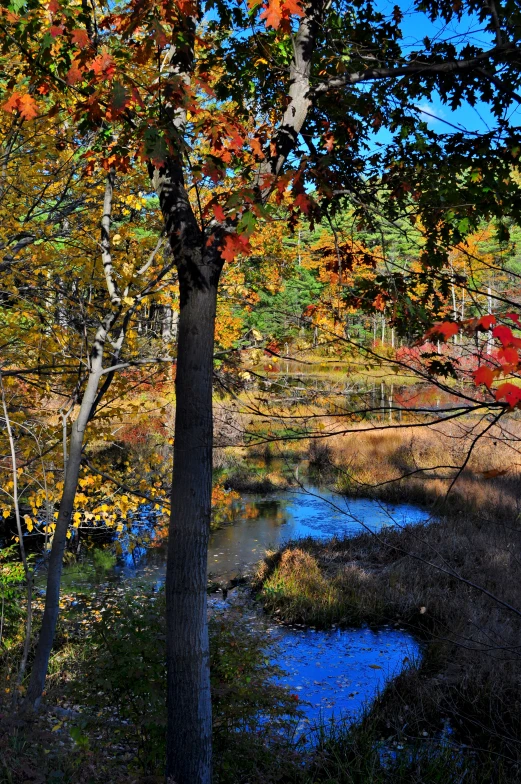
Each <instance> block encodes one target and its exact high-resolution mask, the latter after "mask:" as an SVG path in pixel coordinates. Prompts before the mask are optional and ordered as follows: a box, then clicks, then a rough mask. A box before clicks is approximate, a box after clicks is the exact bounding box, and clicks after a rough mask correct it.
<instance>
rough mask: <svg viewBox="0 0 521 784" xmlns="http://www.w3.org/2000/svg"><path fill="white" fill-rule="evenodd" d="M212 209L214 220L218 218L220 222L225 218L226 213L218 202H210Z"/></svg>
mask: <svg viewBox="0 0 521 784" xmlns="http://www.w3.org/2000/svg"><path fill="white" fill-rule="evenodd" d="M212 210H213V214H214V215H215V218H216V220H218V221H219V222H220V223H224V221H225V220H226V215H225V213H224V210H223V208H222V207H221V205H220V204H212Z"/></svg>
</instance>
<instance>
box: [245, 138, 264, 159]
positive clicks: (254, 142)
mask: <svg viewBox="0 0 521 784" xmlns="http://www.w3.org/2000/svg"><path fill="white" fill-rule="evenodd" d="M248 144H249V145H250V147H251V149H252V150H253V154H254V155H255V156H256V157H257V158H261V159H262V158H264V153H263V151H262V146H261V143H260V141H259V139H258V138H257V136H254V137H253V139H248Z"/></svg>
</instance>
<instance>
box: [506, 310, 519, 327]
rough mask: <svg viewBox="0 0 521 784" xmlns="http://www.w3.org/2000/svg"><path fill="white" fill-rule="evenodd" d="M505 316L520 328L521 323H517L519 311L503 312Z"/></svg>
mask: <svg viewBox="0 0 521 784" xmlns="http://www.w3.org/2000/svg"><path fill="white" fill-rule="evenodd" d="M505 318H507V319H510V321H514V322H515V323H516V324H517V326H518V327H520V329H521V325H520V324H519V318H520V316H519V313H505Z"/></svg>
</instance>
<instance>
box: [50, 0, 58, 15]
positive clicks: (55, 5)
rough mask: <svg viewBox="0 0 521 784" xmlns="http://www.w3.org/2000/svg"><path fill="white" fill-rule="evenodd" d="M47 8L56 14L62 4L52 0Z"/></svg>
mask: <svg viewBox="0 0 521 784" xmlns="http://www.w3.org/2000/svg"><path fill="white" fill-rule="evenodd" d="M47 8H48V9H49V11H50V12H51V14H55V13H56V11H59V10H60V4H59V3H58V2H57V0H51V2H50V3H49V5H48V6H47Z"/></svg>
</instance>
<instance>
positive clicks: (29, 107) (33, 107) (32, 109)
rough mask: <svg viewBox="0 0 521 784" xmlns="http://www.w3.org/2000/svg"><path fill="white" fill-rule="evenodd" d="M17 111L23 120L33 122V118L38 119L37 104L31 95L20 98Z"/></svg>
mask: <svg viewBox="0 0 521 784" xmlns="http://www.w3.org/2000/svg"><path fill="white" fill-rule="evenodd" d="M18 111H19V112H20V114H21V115H22V117H23V118H24V120H34V118H35V117H38V104H37V103H36V101H35V100H34V98H33V97H32V95H28V94H25V95H21V96H20V100H19V102H18Z"/></svg>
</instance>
